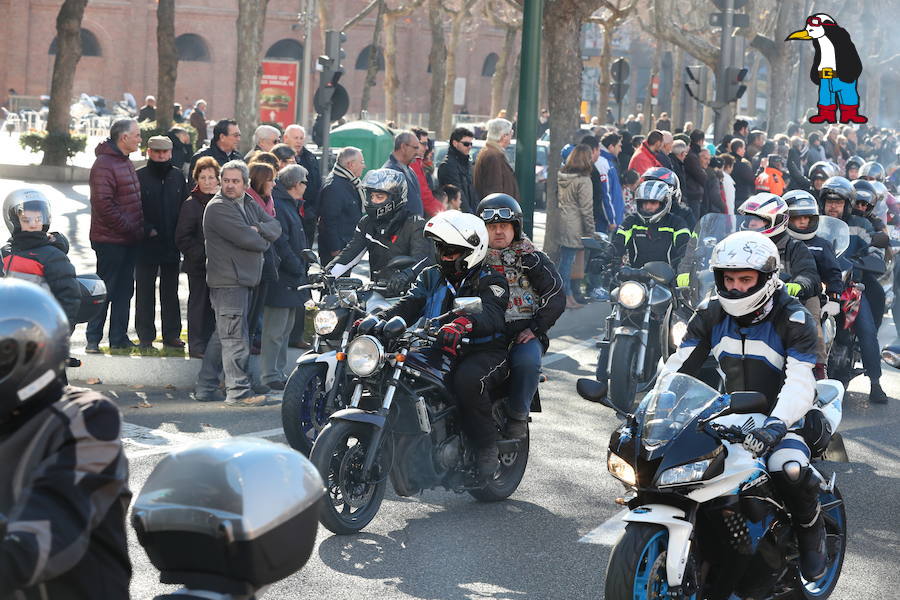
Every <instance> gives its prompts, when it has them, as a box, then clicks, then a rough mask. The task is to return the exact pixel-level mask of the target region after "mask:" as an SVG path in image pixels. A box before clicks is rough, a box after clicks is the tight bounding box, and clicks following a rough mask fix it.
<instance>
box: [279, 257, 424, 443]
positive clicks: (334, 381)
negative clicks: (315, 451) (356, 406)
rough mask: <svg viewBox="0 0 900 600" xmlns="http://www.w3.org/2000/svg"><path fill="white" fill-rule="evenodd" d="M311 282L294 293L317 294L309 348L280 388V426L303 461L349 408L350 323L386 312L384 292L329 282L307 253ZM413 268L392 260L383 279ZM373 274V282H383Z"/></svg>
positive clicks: (341, 280)
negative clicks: (338, 413) (336, 415)
mask: <svg viewBox="0 0 900 600" xmlns="http://www.w3.org/2000/svg"><path fill="white" fill-rule="evenodd" d="M304 257H305V258H306V259H307V261H309V263H310V265H311V267H310V273H309V278H310V281H311V283H309V284H306V285H302V286H300V289H308V290H319V291H320V292H321V295H320V298H319V300H318V301H317V302H316V303H315V304H316V311H315V316H314V317H313V326H314V328H315V332H316V335H315V337H314V338H313V344H312V345H313V347H312V350H311V351H310V352H307V353H305V354H303V355H302V356H300V357H299V358H298V359H297V365H296V367H294V370H293V372H292V373H291V375H290V376H289V377H288V380H287V383H286V384H285V386H284V396H283V400H282V404H281V424H282V427H284V434H285V437H287V440H288V443H289V444H290V445H291V447H292V448H294V449H295V450H298V451H299V452H302V453H303V454H304V455H306V456H309V452H310V450H312V446H313V442H315V440H316V436H317V435H319V432H320V431H322V428H323V427H325V425H326V424H327V423H328V418H329V417H330V416H331V414H332V413H334V412H335V411H338V410H340V409H342V408H346V407H347V406H349V401H350V394H351V392H352V374H349V373H348V372H347V360H346V359H347V345H348V344H349V343H350V340H351V339H352V330H353V324H354V323H355V322H356V321H357V320H358V319H361V318H362V317H365V316H366V315H367V314H369V313H371V312H373V311H377V310H383V309H385V308H389V307H390V306H391V305H392V301H391V300H388V299H386V298H385V295H386V293H387V288H386V287H385V286H384V285H381V284H379V283H364V282H363V281H362V280H361V279H357V278H355V277H332V276H330V275H326V274H325V273H323V272H322V270H321V267H320V266H319V264H318V260H317V258H316V256H315V253H314V252H312V251H307V252H306V253H304ZM414 263H415V259H413V258H411V257H408V256H397V257H395V258H393V259H391V261H390V262H389V263H388V264H387V265H386V266H385V268H384V270H383V272H384V273H385V274H387V273H390V272H393V271H396V270H398V269H404V268H406V267H408V266H410V265H412V264H414ZM383 279H385V277H382V276H381V274H377V275H376V282H378V281H379V280H383Z"/></svg>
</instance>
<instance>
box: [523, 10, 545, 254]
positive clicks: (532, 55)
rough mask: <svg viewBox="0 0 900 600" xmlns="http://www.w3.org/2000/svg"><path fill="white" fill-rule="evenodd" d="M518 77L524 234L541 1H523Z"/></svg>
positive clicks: (531, 188)
mask: <svg viewBox="0 0 900 600" xmlns="http://www.w3.org/2000/svg"><path fill="white" fill-rule="evenodd" d="M523 11H524V14H523V19H522V53H521V61H520V62H521V64H520V76H519V117H518V122H517V124H516V138H517V139H516V181H517V183H518V185H519V204H520V205H521V206H522V213H523V216H524V218H525V233H526V235H528V236H529V237H532V235H533V233H534V231H533V230H534V201H535V198H534V195H535V185H534V166H535V163H536V162H537V114H538V92H539V85H540V73H541V20H542V17H543V12H544V0H525V3H524V8H523Z"/></svg>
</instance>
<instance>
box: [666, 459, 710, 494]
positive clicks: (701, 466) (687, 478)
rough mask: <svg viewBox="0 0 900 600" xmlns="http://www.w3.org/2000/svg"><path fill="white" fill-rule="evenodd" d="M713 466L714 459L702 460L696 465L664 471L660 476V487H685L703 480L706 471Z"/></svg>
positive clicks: (690, 464)
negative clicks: (687, 484)
mask: <svg viewBox="0 0 900 600" xmlns="http://www.w3.org/2000/svg"><path fill="white" fill-rule="evenodd" d="M710 464H712V459H711V458H708V459H706V460H700V461H697V462H694V463H689V464H686V465H681V466H678V467H672V468H671V469H666V470H665V471H663V473H662V475H660V476H659V487H663V486H667V485H683V484H685V483H693V482H694V481H700V480H702V479H703V474H704V473H706V469H708V468H709V465H710Z"/></svg>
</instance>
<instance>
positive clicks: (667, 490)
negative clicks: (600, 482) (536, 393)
mask: <svg viewBox="0 0 900 600" xmlns="http://www.w3.org/2000/svg"><path fill="white" fill-rule="evenodd" d="M577 389H578V393H579V395H581V396H582V397H583V398H585V399H587V400H590V401H592V402H599V403H601V404H603V405H604V406H607V407H609V408H612V409H613V410H615V411H616V414H617V415H618V416H619V417H620V418H621V419H623V421H624V423H623V424H622V425H621V426H620V427H619V428H618V429H617V430H616V431H615V432H614V433H613V434H612V437H611V438H610V441H609V450H608V453H607V468H608V470H609V472H610V474H611V475H612V476H613V477H615V478H616V479H618V480H619V481H620V482H621V483H622V484H623V485H624V486H625V488H626V490H627V491H628V497H627V498H624V499H619V500H617V501H616V502H617V503H619V504H626V505H627V507H628V509H629V512H628V513H627V514H626V515H625V516H624V517H623V518H622V520H623V521H625V522H626V523H627V525H626V527H625V533H624V535H623V536H622V537H621V538H620V539H619V540H618V541H617V542H616V545H615V547H614V548H613V550H612V553H611V554H610V558H609V565H608V567H607V571H606V591H605V592H606V593H605V598H606V599H607V600H626V599H627V600H663V599H671V598H678V599H681V600H700V599H708V600H726V599H732V598H788V597H789V598H795V599H802V600H812V599H814V598H819V599H824V598H827V597H828V596H830V595H831V593H832V592H833V591H834V588H835V586H836V585H837V581H838V577H839V576H840V573H841V567H842V565H843V561H844V554H845V551H846V539H847V515H846V512H845V509H844V501H843V499H842V497H841V493H840V491H839V490H838V488H837V486H836V485H835V476H834V475H832V476H831V477H830V478H826V477H825V476H823V475H821V474H820V472H819V470H818V469H819V468H821V466H820V465H819V464H816V465H814V466H813V468H814V469H815V473H816V475H817V476H818V477H819V481H820V492H819V501H820V503H821V506H822V514H823V515H824V518H825V529H826V533H827V544H826V551H827V570H826V573H825V576H824V577H822V578H821V579H819V580H817V581H806V580H804V579H803V577H802V576H801V574H800V569H799V565H798V554H799V553H798V550H797V540H796V536H795V534H794V529H793V526H792V523H791V519H790V515H789V513H788V511H787V509H786V508H785V505H784V503H783V501H782V500H781V499H780V498H779V496H778V494H777V492H776V491H775V488H774V485H773V484H772V481H771V478H770V477H769V474H768V473H767V471H766V464H765V461H764V460H763V459H762V458H754V457H753V455H751V454H750V453H749V452H748V451H747V450H745V449H744V448H743V446H742V442H743V440H744V438H745V437H746V431H747V430H748V429H750V428H752V427H754V426H760V425H761V424H762V423H763V422H764V420H765V418H766V417H765V414H764V413H765V411H766V410H767V408H768V402H767V401H766V398H765V396H763V395H762V394H760V393H759V392H734V393H732V394H730V395H728V394H724V395H723V394H721V393H720V392H718V391H716V390H714V389H712V388H710V387H709V386H707V385H705V384H704V383H702V382H700V381H699V380H697V379H694V378H693V377H690V376H689V375H685V374H674V375H669V376H666V377H663V378H661V379H660V380H659V381H658V382H657V384H656V386H655V388H654V389H653V390H652V391H651V392H650V393H649V394H647V396H645V397H644V399H643V400H642V401H641V403H640V405H639V407H638V408H637V410H636V411H634V412H633V413H630V412H628V407H627V406H617V405H615V404H613V402H612V401H611V399H610V398H608V397H606V388H605V386H604V384H602V383H599V382H597V381H594V380H591V379H580V380H579V381H578V385H577ZM816 391H817V394H818V398H817V401H816V407H815V408H814V409H812V410H811V411H810V412H809V413H807V416H806V418H807V419H813V418H816V419H820V420H821V422H822V423H824V425H823V427H822V431H824V432H825V433H826V435H821V436H817V437H816V439H815V440H807V443H808V445H809V447H810V450H811V452H812V458H813V460H814V461H816V460H821V459H822V458H823V457H827V459H828V460H843V461H846V460H847V459H846V452H845V451H844V448H843V442H842V441H841V439H840V434H837V433H835V434H834V435H833V436H832V433H831V432H833V431H835V430H836V429H837V426H838V424H839V423H840V418H841V404H842V399H843V389H842V388H841V387H840V384H839V383H838V382H832V381H820V382H818V383H817V386H816Z"/></svg>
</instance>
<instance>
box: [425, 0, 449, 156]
mask: <svg viewBox="0 0 900 600" xmlns="http://www.w3.org/2000/svg"><path fill="white" fill-rule="evenodd" d="M428 19H429V23H430V25H431V52H430V53H429V55H428V63H429V64H430V65H431V98H430V103H429V106H428V129H430V130H431V131H433V132H434V136H435V138H436V139H439V140H442V139H444V138H445V137H447V135H449V133H450V132H448V131H444V128H443V114H444V95H445V94H446V93H447V90H446V88H445V87H444V80H445V78H446V71H445V68H446V63H447V44H446V42H445V41H444V11H443V8H442V6H441V0H429V3H428Z"/></svg>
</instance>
